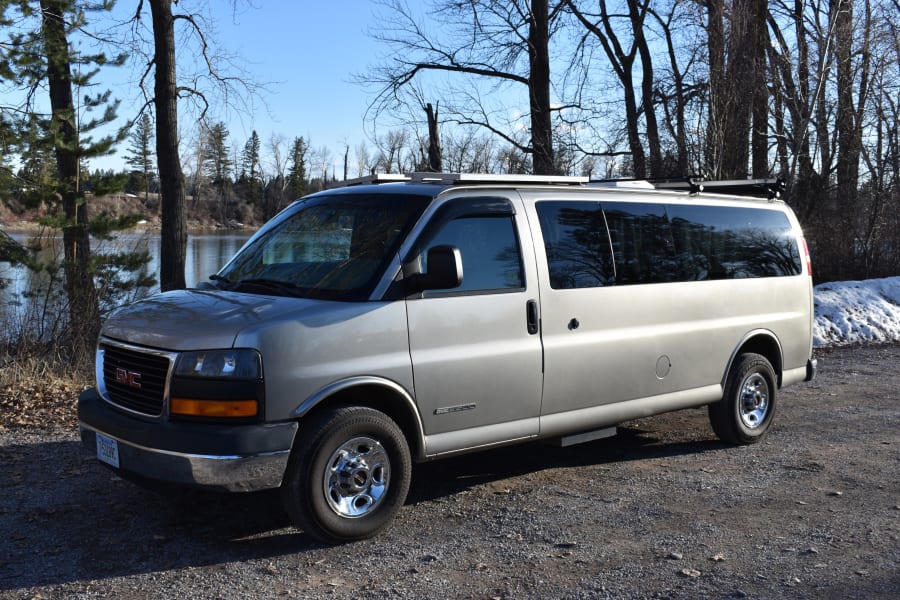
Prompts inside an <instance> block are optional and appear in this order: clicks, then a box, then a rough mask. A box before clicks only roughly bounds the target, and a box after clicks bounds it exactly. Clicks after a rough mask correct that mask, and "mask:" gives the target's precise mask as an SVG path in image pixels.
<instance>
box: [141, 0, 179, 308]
mask: <svg viewBox="0 0 900 600" xmlns="http://www.w3.org/2000/svg"><path fill="white" fill-rule="evenodd" d="M150 10H151V13H152V18H153V42H154V48H155V52H154V62H155V66H156V69H155V74H154V76H155V81H154V95H155V97H154V104H155V106H156V156H157V167H158V168H159V188H160V196H161V203H160V207H161V213H162V214H161V220H162V231H161V233H160V257H159V287H160V289H162V290H163V291H166V290H176V289H184V288H185V287H186V284H185V280H184V263H185V257H186V254H187V230H186V225H185V215H184V173H183V172H182V171H181V159H180V157H179V155H178V88H177V86H176V83H175V20H174V18H173V16H172V0H150Z"/></svg>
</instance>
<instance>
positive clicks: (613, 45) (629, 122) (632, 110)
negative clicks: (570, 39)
mask: <svg viewBox="0 0 900 600" xmlns="http://www.w3.org/2000/svg"><path fill="white" fill-rule="evenodd" d="M566 6H567V7H568V9H569V10H570V11H571V12H572V14H574V15H575V17H576V18H577V19H578V21H579V22H581V24H582V25H583V26H584V27H585V28H586V29H587V30H588V31H589V32H590V33H591V34H592V36H593V37H595V38H596V39H597V40H598V41H599V43H600V45H601V46H602V48H603V51H604V53H605V54H606V57H607V59H608V60H609V64H610V65H611V66H612V68H613V71H614V72H615V74H616V77H617V78H618V79H619V82H620V84H621V86H622V93H623V94H624V100H625V127H626V131H627V132H628V146H629V149H630V150H631V157H632V161H633V166H634V176H635V177H641V178H642V177H647V175H648V173H649V176H650V177H659V176H660V175H661V172H662V150H661V146H660V140H659V127H658V125H657V122H656V110H655V108H654V102H653V96H654V94H653V83H654V78H653V60H652V58H651V56H650V46H649V44H648V42H647V38H646V35H645V33H644V29H645V21H646V18H647V14H648V9H649V7H650V0H627V2H626V6H625V15H624V20H625V21H626V23H627V29H626V32H625V33H626V34H627V35H629V36H630V38H631V43H630V45H629V47H628V48H627V50H626V48H625V45H624V44H623V42H622V39H623V35H622V33H620V30H618V29H616V27H615V23H616V21H617V19H618V18H619V17H620V16H622V15H618V14H616V13H614V12H612V11H611V10H610V9H609V7H608V5H607V2H606V0H600V1H599V13H596V14H592V13H587V12H586V11H583V10H582V9H580V8H579V7H578V6H576V4H575V3H574V2H573V1H572V0H566ZM583 42H584V38H583ZM637 58H639V59H640V62H639V66H640V72H641V83H640V87H639V88H636V87H635V85H634V81H633V79H632V77H633V71H634V68H635V59H637ZM638 89H639V90H640V98H638V92H637V90H638ZM641 114H643V121H644V125H645V135H646V139H647V144H648V146H649V151H650V152H649V154H650V164H649V169H648V165H647V155H646V153H645V152H644V145H643V141H642V140H643V137H642V136H641V133H640V132H639V130H638V127H639V123H640V121H641V119H640V117H641Z"/></svg>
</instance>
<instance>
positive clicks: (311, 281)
mask: <svg viewBox="0 0 900 600" xmlns="http://www.w3.org/2000/svg"><path fill="white" fill-rule="evenodd" d="M428 201H429V199H428V198H427V197H419V196H401V197H392V196H388V195H384V194H373V195H358V196H353V195H346V194H343V195H336V196H326V197H321V198H316V199H311V200H309V201H307V202H305V203H302V204H301V205H300V206H299V207H298V208H297V209H296V210H294V211H293V212H292V213H288V214H286V215H284V216H283V217H281V218H280V220H279V221H278V222H277V223H275V224H274V225H273V226H271V227H268V228H266V229H264V230H262V231H261V232H260V235H258V236H257V237H255V238H254V239H252V240H251V242H250V243H249V244H248V245H247V246H246V247H244V248H243V249H242V250H241V251H240V252H239V253H238V255H237V256H235V257H234V259H232V261H231V262H229V263H228V264H227V265H226V266H225V268H223V269H222V271H221V272H220V273H219V274H218V275H217V277H216V279H217V280H218V281H219V285H220V286H221V287H223V288H224V289H228V290H232V291H240V292H248V293H264V294H275V295H290V296H298V297H305V298H320V299H334V300H365V299H367V298H368V297H369V295H370V294H371V292H372V290H373V289H374V287H375V285H376V284H377V283H378V281H379V279H380V277H381V275H382V273H383V272H384V269H385V268H386V267H387V265H388V263H389V262H390V260H391V258H392V256H394V254H395V253H396V252H397V248H398V247H399V245H400V243H401V241H402V240H403V238H404V236H405V235H406V234H407V233H408V232H409V229H410V228H411V227H412V225H413V224H414V223H415V221H416V219H417V218H418V217H419V216H420V215H421V213H422V211H423V210H424V208H425V206H426V205H427V203H428Z"/></svg>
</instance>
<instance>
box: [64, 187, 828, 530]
mask: <svg viewBox="0 0 900 600" xmlns="http://www.w3.org/2000/svg"><path fill="white" fill-rule="evenodd" d="M348 183H350V184H351V185H345V186H343V187H340V188H336V189H331V190H326V191H324V192H320V193H317V194H312V195H310V196H307V197H305V198H302V199H300V200H298V201H297V202H295V203H294V204H292V205H291V206H289V207H288V208H287V209H285V210H284V211H283V212H281V213H280V214H279V215H278V216H276V217H275V218H274V219H273V220H272V221H270V222H269V223H267V224H266V225H265V226H264V227H263V228H261V229H260V230H259V231H258V232H257V233H256V234H255V235H254V236H253V237H252V238H251V239H250V240H249V241H248V242H247V243H246V245H245V246H244V247H243V248H242V249H241V250H240V251H239V252H238V253H237V255H235V256H234V257H233V258H232V259H231V260H230V262H228V264H226V265H225V266H224V267H223V268H222V270H221V271H219V272H218V273H217V274H215V275H213V276H211V278H210V279H211V282H209V283H204V284H201V285H199V286H198V287H197V288H196V289H188V290H182V291H173V292H167V293H162V294H157V295H155V296H151V297H149V298H147V299H145V300H142V301H140V302H137V303H135V304H132V305H130V306H126V307H123V308H121V309H119V310H118V311H116V312H115V313H114V314H112V315H111V316H110V317H109V318H108V319H107V320H106V322H105V323H104V325H103V329H102V332H101V336H100V339H99V343H98V346H97V385H96V389H91V390H88V391H86V392H84V393H83V394H82V395H81V396H80V398H79V405H78V415H79V421H80V429H81V436H82V440H83V443H84V444H85V445H86V447H88V448H89V449H90V451H91V452H92V453H95V454H96V456H97V458H98V459H99V460H100V461H101V462H102V463H104V464H105V465H107V466H109V467H110V468H112V469H115V470H116V471H117V472H118V473H120V474H121V475H122V476H123V477H126V478H130V479H134V480H137V481H140V482H148V483H165V484H179V485H188V486H197V487H201V488H208V489H216V490H227V491H249V490H258V489H264V488H281V492H282V496H283V500H284V505H285V508H286V510H287V512H288V513H289V514H290V516H291V518H292V519H293V520H294V522H295V523H296V524H297V525H298V526H299V527H301V528H302V529H304V530H305V531H306V532H307V533H309V534H310V535H312V536H314V537H316V538H318V539H321V540H325V541H329V542H341V541H349V540H356V539H361V538H365V537H369V536H372V535H374V534H376V533H377V532H378V531H380V530H381V529H383V528H384V527H385V526H387V525H388V524H389V523H390V521H391V520H392V518H393V517H394V515H395V514H396V513H397V511H398V510H399V509H400V507H401V506H402V504H403V502H404V499H405V497H406V494H407V490H408V488H409V485H410V474H411V467H412V462H413V461H425V460H429V459H435V458H440V457H444V456H449V455H453V454H457V453H462V452H470V451H474V450H479V449H484V448H490V447H494V446H498V445H501V444H511V443H516V442H524V441H529V440H538V439H549V440H556V441H559V442H561V443H564V444H571V443H577V442H582V441H587V440H590V439H596V438H597V437H600V436H603V435H607V434H609V433H610V432H611V431H614V426H615V425H616V424H618V423H621V422H623V421H627V420H629V419H635V418H638V417H645V416H648V415H652V414H657V413H662V412H666V411H672V410H676V409H682V408H690V407H699V406H704V405H708V407H709V409H708V410H709V417H710V421H711V423H712V428H713V430H714V431H715V433H716V435H718V436H719V437H720V438H721V439H723V440H726V441H728V442H731V443H736V444H751V443H754V442H756V441H758V440H759V439H760V438H761V437H762V436H763V435H764V434H765V433H766V431H767V430H769V428H770V427H771V425H772V420H773V417H774V414H775V408H776V393H777V391H778V390H779V389H780V388H782V387H784V386H787V385H790V384H793V383H797V382H800V381H804V380H810V379H812V378H813V377H814V375H815V368H816V363H815V361H814V360H812V359H811V348H812V311H813V308H812V307H813V298H812V284H811V277H810V261H809V255H808V252H807V249H806V244H805V242H804V240H803V237H802V233H801V231H800V227H799V225H798V223H797V220H796V218H795V217H794V215H793V213H792V212H791V211H790V209H789V208H788V207H787V206H786V205H785V204H784V203H783V202H781V201H779V200H776V199H772V198H755V199H748V198H746V197H738V196H735V195H722V194H709V193H707V191H708V190H710V189H716V188H715V185H710V186H709V188H708V189H707V190H703V191H701V190H700V187H699V186H694V185H693V184H691V187H692V188H693V189H690V190H688V191H664V190H661V189H659V188H654V187H653V186H650V185H648V184H646V183H642V184H641V183H632V184H626V185H624V186H623V185H609V184H604V183H594V182H589V181H588V180H587V179H585V178H574V177H542V176H491V175H464V174H463V175H460V174H455V175H454V174H413V175H408V176H386V175H379V176H373V177H371V178H367V182H360V181H354V182H348ZM725 185H727V186H730V187H728V188H727V189H737V188H735V187H734V186H738V187H740V188H748V187H749V188H753V189H762V190H763V195H764V196H765V195H768V196H773V195H774V193H772V190H771V186H770V185H769V184H768V182H766V181H748V182H728V183H727V184H725ZM721 189H726V188H725V187H723V188H721Z"/></svg>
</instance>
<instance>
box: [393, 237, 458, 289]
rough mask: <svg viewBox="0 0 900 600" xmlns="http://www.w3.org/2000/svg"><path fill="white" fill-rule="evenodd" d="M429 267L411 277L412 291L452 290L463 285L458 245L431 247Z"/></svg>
mask: <svg viewBox="0 0 900 600" xmlns="http://www.w3.org/2000/svg"><path fill="white" fill-rule="evenodd" d="M427 265H428V269H427V271H426V272H424V273H420V274H418V275H414V276H413V277H411V278H410V279H409V282H408V284H407V285H408V288H407V289H408V290H409V292H410V293H416V292H423V291H425V290H450V289H453V288H457V287H459V286H460V285H462V282H463V266H462V255H461V254H460V253H459V248H457V247H456V246H434V247H433V248H429V250H428V257H427Z"/></svg>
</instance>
